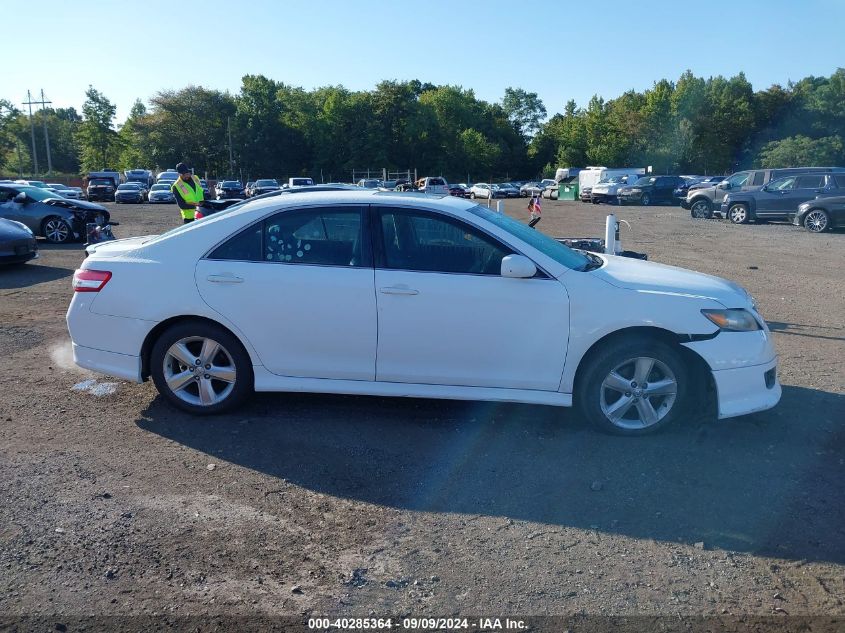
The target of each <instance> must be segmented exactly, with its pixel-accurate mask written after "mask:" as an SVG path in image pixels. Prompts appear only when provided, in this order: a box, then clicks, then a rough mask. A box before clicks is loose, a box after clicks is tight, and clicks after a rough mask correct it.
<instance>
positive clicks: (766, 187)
mask: <svg viewBox="0 0 845 633" xmlns="http://www.w3.org/2000/svg"><path fill="white" fill-rule="evenodd" d="M768 190H769V185H763V186H762V187H760V191H768Z"/></svg>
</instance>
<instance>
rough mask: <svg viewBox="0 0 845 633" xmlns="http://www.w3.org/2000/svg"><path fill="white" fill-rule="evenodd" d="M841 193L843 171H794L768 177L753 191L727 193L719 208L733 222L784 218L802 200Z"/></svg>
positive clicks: (844, 189)
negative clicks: (765, 182)
mask: <svg viewBox="0 0 845 633" xmlns="http://www.w3.org/2000/svg"><path fill="white" fill-rule="evenodd" d="M841 195H845V173H819V172H805V173H797V174H792V175H789V176H783V177H781V178H776V179H775V180H771V181H770V182H769V183H768V184H766V185H764V186H763V187H761V188H760V189H757V190H754V191H737V192H729V193H728V194H727V195H726V196H725V198H724V200H722V208H721V211H722V215H723V216H724V217H727V218H728V219H729V220H730V221H731V222H733V223H734V224H745V223H746V222H749V221H750V220H786V219H789V216H790V214H793V213H795V211H796V210H797V209H798V206H799V205H800V204H801V203H802V202H807V201H808V200H813V199H815V198H827V197H831V196H841Z"/></svg>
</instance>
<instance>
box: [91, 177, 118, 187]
mask: <svg viewBox="0 0 845 633" xmlns="http://www.w3.org/2000/svg"><path fill="white" fill-rule="evenodd" d="M90 184H92V185H113V184H114V182H113V181H111V180H109V179H107V178H94V180H92V181H91V183H90Z"/></svg>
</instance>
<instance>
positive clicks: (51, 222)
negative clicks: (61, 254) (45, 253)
mask: <svg viewBox="0 0 845 633" xmlns="http://www.w3.org/2000/svg"><path fill="white" fill-rule="evenodd" d="M42 229H43V232H44V237H46V238H47V241H48V242H52V243H53V244H64V243H66V242H69V241H70V240H71V238H72V237H73V231H72V230H71V228H70V224H68V223H67V221H66V220H63V219H62V218H59V217H56V216H51V217H49V218H47V219H46V220H44V224H42Z"/></svg>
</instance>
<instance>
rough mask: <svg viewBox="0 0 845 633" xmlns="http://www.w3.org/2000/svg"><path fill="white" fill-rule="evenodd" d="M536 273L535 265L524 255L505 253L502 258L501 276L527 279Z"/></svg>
mask: <svg viewBox="0 0 845 633" xmlns="http://www.w3.org/2000/svg"><path fill="white" fill-rule="evenodd" d="M536 274H537V266H536V265H535V264H534V262H532V261H531V260H530V259H528V258H527V257H526V256H525V255H506V256H505V257H503V258H502V277H513V278H514V279H528V278H530V277H533V276H534V275H536Z"/></svg>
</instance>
